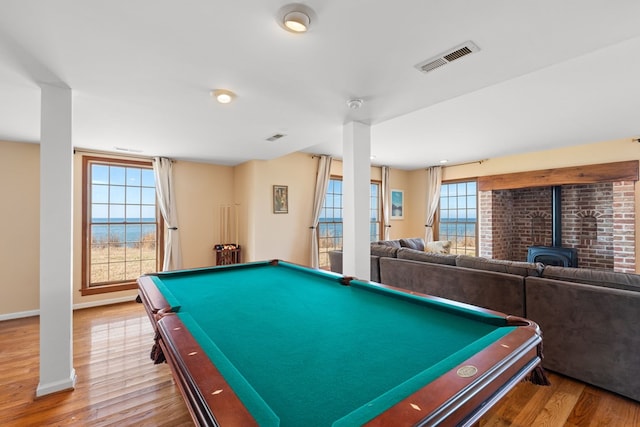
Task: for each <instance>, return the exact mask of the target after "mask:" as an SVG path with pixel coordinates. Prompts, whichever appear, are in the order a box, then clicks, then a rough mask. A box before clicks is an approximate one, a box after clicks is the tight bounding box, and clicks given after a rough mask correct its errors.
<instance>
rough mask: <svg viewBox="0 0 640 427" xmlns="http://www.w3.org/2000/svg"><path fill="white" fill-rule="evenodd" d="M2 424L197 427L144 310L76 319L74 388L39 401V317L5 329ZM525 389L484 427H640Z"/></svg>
mask: <svg viewBox="0 0 640 427" xmlns="http://www.w3.org/2000/svg"><path fill="white" fill-rule="evenodd" d="M0 331H1V333H0V385H1V386H0V425H2V426H16V427H17V426H20V427H24V426H112V425H118V426H130V425H136V426H167V427H169V426H171V427H173V426H191V425H192V422H191V418H190V416H189V413H188V411H187V409H186V406H185V404H184V402H183V400H182V397H181V396H180V392H179V391H178V389H177V387H176V386H175V385H174V383H173V381H172V378H171V372H170V370H169V367H168V366H167V365H166V364H163V365H154V364H153V362H152V361H151V360H150V359H149V356H148V355H149V350H150V348H151V344H152V338H153V332H152V329H151V323H150V322H149V319H148V318H147V316H146V314H145V312H144V309H143V307H142V305H140V304H136V303H134V302H132V303H125V304H118V305H112V306H106V307H96V308H89V309H84V310H78V311H76V312H75V313H74V337H75V339H74V367H75V369H76V373H77V376H78V380H77V384H76V389H75V390H74V391H72V392H61V393H57V394H53V395H49V396H44V397H42V398H39V399H35V390H36V387H37V385H38V380H39V379H38V377H39V372H38V369H39V368H38V365H39V359H38V352H39V325H38V318H37V317H32V318H26V319H17V320H8V321H4V322H0ZM549 374H550V379H551V382H552V385H551V386H550V387H539V386H534V385H532V384H528V383H522V384H519V385H518V386H517V387H516V388H515V389H514V390H512V391H511V392H510V393H509V394H508V395H507V396H505V398H504V399H503V400H502V401H501V402H500V403H499V404H498V405H497V406H496V407H494V408H493V409H492V410H491V411H490V412H489V413H488V414H486V415H485V416H484V417H483V418H482V420H481V421H480V422H479V425H480V426H482V427H489V426H491V427H494V426H522V427H525V426H526V427H529V426H548V427H554V426H567V427H587V426H589V427H591V426H616V427H617V426H622V427H640V403H638V402H634V401H632V400H630V399H625V398H623V397H620V396H617V395H615V394H612V393H609V392H606V391H604V390H600V389H597V388H595V387H591V386H588V385H585V384H583V383H580V382H578V381H574V380H571V379H569V378H565V377H563V376H560V375H557V374H553V373H549Z"/></svg>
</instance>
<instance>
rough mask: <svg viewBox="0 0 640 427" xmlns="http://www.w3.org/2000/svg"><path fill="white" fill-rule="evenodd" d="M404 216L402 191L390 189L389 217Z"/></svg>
mask: <svg viewBox="0 0 640 427" xmlns="http://www.w3.org/2000/svg"><path fill="white" fill-rule="evenodd" d="M403 218H404V191H402V190H391V219H403Z"/></svg>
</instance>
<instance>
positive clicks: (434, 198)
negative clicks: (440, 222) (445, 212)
mask: <svg viewBox="0 0 640 427" xmlns="http://www.w3.org/2000/svg"><path fill="white" fill-rule="evenodd" d="M441 186H442V167H441V166H433V167H430V168H427V194H426V196H427V212H426V218H425V223H424V224H425V225H424V226H425V234H424V241H425V243H426V242H433V222H434V221H435V216H436V211H437V210H438V203H440V187H441Z"/></svg>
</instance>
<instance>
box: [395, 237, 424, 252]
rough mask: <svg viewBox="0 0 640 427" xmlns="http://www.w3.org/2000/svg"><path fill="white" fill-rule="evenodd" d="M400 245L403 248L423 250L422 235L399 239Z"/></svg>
mask: <svg viewBox="0 0 640 427" xmlns="http://www.w3.org/2000/svg"><path fill="white" fill-rule="evenodd" d="M400 246H402V247H403V248H409V249H415V250H417V251H424V239H423V238H422V237H413V238H411V239H400Z"/></svg>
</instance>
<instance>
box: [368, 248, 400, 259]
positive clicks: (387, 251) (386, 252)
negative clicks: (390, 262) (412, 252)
mask: <svg viewBox="0 0 640 427" xmlns="http://www.w3.org/2000/svg"><path fill="white" fill-rule="evenodd" d="M399 250H400V249H399V248H396V247H395V246H387V245H371V255H375V256H381V257H391V258H395V257H396V256H397V253H398V251H399Z"/></svg>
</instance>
